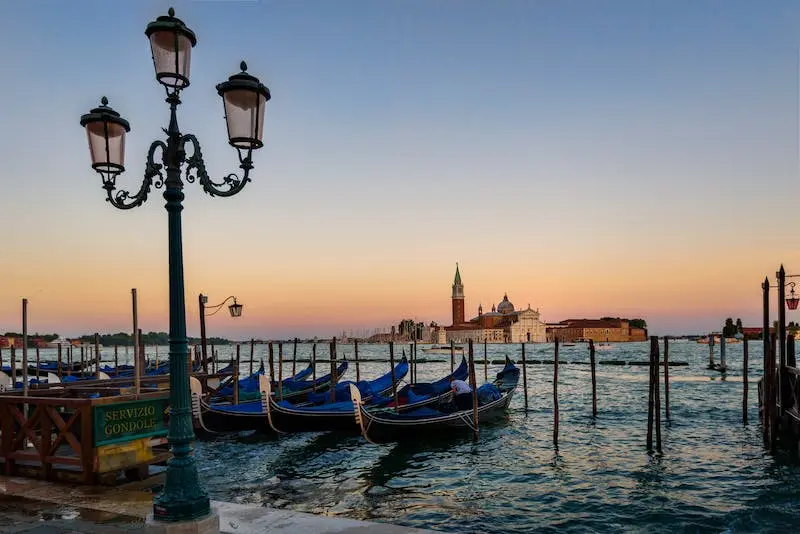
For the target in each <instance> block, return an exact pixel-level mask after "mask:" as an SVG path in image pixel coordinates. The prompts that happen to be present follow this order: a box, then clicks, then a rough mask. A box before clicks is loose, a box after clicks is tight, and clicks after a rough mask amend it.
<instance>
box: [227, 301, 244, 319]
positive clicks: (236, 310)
mask: <svg viewBox="0 0 800 534" xmlns="http://www.w3.org/2000/svg"><path fill="white" fill-rule="evenodd" d="M242 308H243V306H242V305H241V304H239V303H237V302H234V303H233V304H231V305H230V306H228V310H229V311H230V312H231V317H241V316H242Z"/></svg>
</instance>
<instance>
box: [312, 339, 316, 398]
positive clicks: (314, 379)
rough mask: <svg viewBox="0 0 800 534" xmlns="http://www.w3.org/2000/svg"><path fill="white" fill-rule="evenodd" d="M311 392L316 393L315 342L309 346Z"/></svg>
mask: <svg viewBox="0 0 800 534" xmlns="http://www.w3.org/2000/svg"><path fill="white" fill-rule="evenodd" d="M311 391H312V392H314V393H316V392H317V342H316V341H315V342H314V344H313V345H311Z"/></svg>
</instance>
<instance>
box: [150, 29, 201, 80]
mask: <svg viewBox="0 0 800 534" xmlns="http://www.w3.org/2000/svg"><path fill="white" fill-rule="evenodd" d="M149 37H150V49H151V50H152V53H153V66H154V67H155V69H156V79H157V80H158V81H159V82H160V83H162V84H163V85H165V86H167V87H171V88H174V89H183V88H184V87H186V86H188V85H189V66H190V64H191V59H192V41H191V39H189V37H188V36H187V35H185V34H183V33H181V32H178V31H175V30H169V29H164V30H158V31H154V32H152V33H151V34H150V36H149Z"/></svg>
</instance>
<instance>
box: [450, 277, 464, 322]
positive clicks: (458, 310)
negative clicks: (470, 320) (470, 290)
mask: <svg viewBox="0 0 800 534" xmlns="http://www.w3.org/2000/svg"><path fill="white" fill-rule="evenodd" d="M451 298H452V300H453V324H454V325H457V324H464V284H462V283H461V273H460V272H459V271H458V263H456V277H455V279H454V280H453V296H452V297H451Z"/></svg>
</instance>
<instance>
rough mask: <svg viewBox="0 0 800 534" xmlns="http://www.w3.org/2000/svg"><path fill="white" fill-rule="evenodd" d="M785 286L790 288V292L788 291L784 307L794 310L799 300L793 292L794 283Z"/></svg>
mask: <svg viewBox="0 0 800 534" xmlns="http://www.w3.org/2000/svg"><path fill="white" fill-rule="evenodd" d="M787 285H789V286H791V288H792V289H791V290H790V291H789V296H788V297H786V307H787V308H789V309H790V310H796V309H797V305H798V304H800V298H798V296H797V295H796V294H795V292H794V286H795V283H794V282H789V283H788V284H787Z"/></svg>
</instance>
